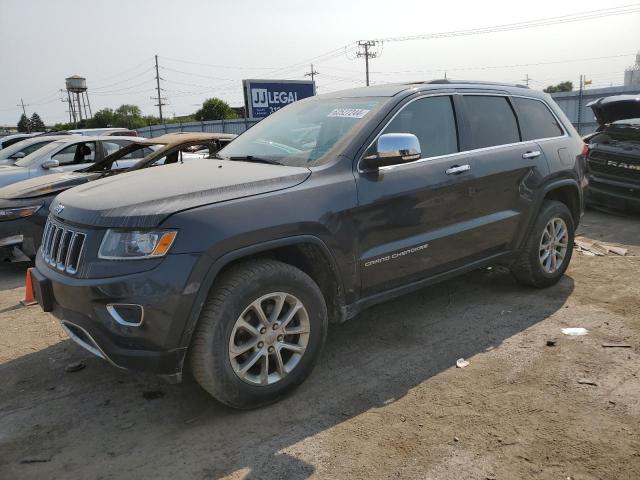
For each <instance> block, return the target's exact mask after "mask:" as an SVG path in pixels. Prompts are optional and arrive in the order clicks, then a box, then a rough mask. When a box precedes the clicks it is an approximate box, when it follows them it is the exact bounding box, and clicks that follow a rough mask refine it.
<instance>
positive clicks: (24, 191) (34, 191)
mask: <svg viewBox="0 0 640 480" xmlns="http://www.w3.org/2000/svg"><path fill="white" fill-rule="evenodd" d="M100 175H101V174H100V173H54V174H52V175H44V176H42V177H35V178H30V179H28V180H23V181H21V182H16V183H13V184H11V185H8V186H6V187H4V188H0V198H3V199H21V198H35V197H42V196H45V195H51V194H53V193H58V192H61V191H63V190H67V189H69V188H71V187H75V186H76V185H82V184H83V183H86V182H90V181H91V180H94V179H96V178H98V177H100Z"/></svg>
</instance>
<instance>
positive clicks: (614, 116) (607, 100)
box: [587, 95, 640, 125]
mask: <svg viewBox="0 0 640 480" xmlns="http://www.w3.org/2000/svg"><path fill="white" fill-rule="evenodd" d="M587 106H589V107H591V110H593V114H594V115H595V117H596V120H598V123H599V124H600V125H605V124H607V123H612V122H616V121H618V120H627V119H630V118H640V95H614V96H612V97H604V98H599V99H598V100H596V101H594V102H591V103H589V104H588V105H587Z"/></svg>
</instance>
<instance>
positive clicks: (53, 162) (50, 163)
mask: <svg viewBox="0 0 640 480" xmlns="http://www.w3.org/2000/svg"><path fill="white" fill-rule="evenodd" d="M41 166H42V168H44V169H45V170H49V169H51V168H57V167H59V166H60V162H59V161H58V160H54V159H52V158H50V159H49V160H45V161H44V162H42V165H41Z"/></svg>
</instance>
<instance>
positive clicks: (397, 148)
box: [361, 133, 422, 170]
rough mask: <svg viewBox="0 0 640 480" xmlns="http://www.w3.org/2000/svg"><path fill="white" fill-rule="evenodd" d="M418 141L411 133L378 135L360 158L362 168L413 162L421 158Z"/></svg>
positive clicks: (369, 168)
mask: <svg viewBox="0 0 640 480" xmlns="http://www.w3.org/2000/svg"><path fill="white" fill-rule="evenodd" d="M421 155H422V152H421V151H420V141H419V140H418V137H416V136H415V135H413V134H412V133H385V134H384V135H380V136H379V137H378V139H377V140H376V142H375V143H374V144H373V145H372V146H371V147H370V148H369V150H368V151H367V153H366V154H365V156H364V157H363V159H362V163H361V167H362V169H363V170H377V169H378V168H380V167H386V166H389V165H398V164H402V163H408V162H414V161H416V160H419V159H420V158H421Z"/></svg>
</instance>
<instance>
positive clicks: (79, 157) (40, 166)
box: [0, 135, 143, 187]
mask: <svg viewBox="0 0 640 480" xmlns="http://www.w3.org/2000/svg"><path fill="white" fill-rule="evenodd" d="M140 140H143V138H141V137H83V136H75V135H74V136H64V137H59V140H55V141H53V142H50V143H48V144H47V145H45V146H43V147H42V148H39V149H38V150H36V151H34V152H33V153H30V154H29V155H27V156H25V157H23V158H20V159H19V160H17V161H16V162H15V163H14V164H13V165H0V187H4V186H6V185H10V184H12V183H15V182H19V181H21V180H26V179H28V178H34V177H40V176H43V175H49V174H52V173H64V172H73V171H75V170H80V169H82V168H86V167H88V166H90V165H92V164H93V163H95V162H97V161H100V160H102V159H103V158H104V157H106V156H107V155H110V154H112V153H114V152H116V151H118V150H119V149H121V148H122V147H125V146H127V145H129V144H130V143H132V142H139V141H140ZM138 160H139V158H131V159H127V160H126V161H127V162H131V165H133V163H135V162H136V161H138ZM127 166H128V165H127Z"/></svg>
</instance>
